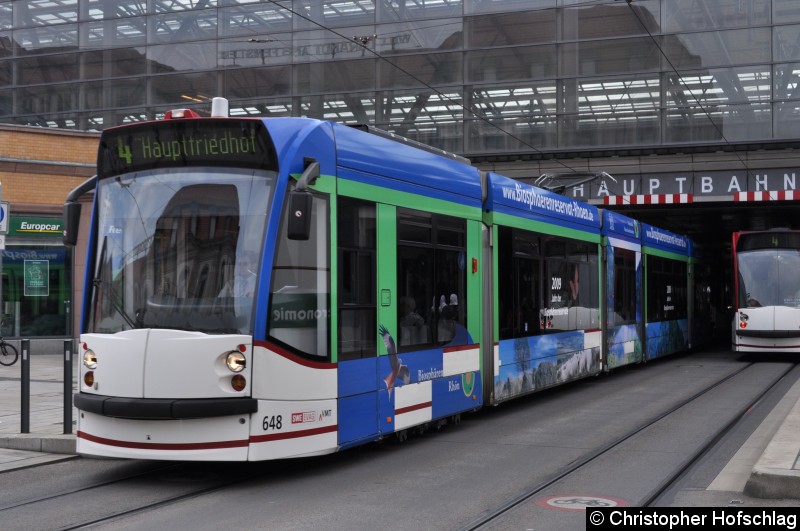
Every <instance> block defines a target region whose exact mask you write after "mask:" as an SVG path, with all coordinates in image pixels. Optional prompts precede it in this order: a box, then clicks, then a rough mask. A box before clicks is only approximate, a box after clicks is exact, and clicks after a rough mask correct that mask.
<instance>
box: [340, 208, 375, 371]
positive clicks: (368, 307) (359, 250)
mask: <svg viewBox="0 0 800 531" xmlns="http://www.w3.org/2000/svg"><path fill="white" fill-rule="evenodd" d="M375 230H376V226H375V204H374V203H368V202H366V201H358V200H355V199H350V198H346V197H342V198H339V204H338V206H337V231H338V245H339V253H338V256H339V268H338V270H339V279H338V285H339V289H338V293H339V358H338V359H339V360H340V361H342V360H351V359H359V358H368V357H374V356H376V355H377V336H376V335H375V331H376V330H377V329H378V325H377V306H376V285H377V282H376V273H377V266H376V255H375V250H376V232H375Z"/></svg>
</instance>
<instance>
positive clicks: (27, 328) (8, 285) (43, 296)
mask: <svg viewBox="0 0 800 531" xmlns="http://www.w3.org/2000/svg"><path fill="white" fill-rule="evenodd" d="M0 252H2V255H3V308H4V309H5V310H4V312H3V314H2V321H3V328H2V330H1V331H0V332H2V334H4V335H5V336H6V337H9V336H17V337H19V336H21V337H31V336H65V335H68V334H69V333H70V330H69V328H68V326H69V325H70V324H71V323H68V320H69V315H70V313H69V305H70V301H69V299H70V298H71V294H70V291H71V287H70V280H71V278H72V267H71V264H72V260H71V259H70V252H71V251H70V250H69V249H66V248H64V247H60V246H58V247H47V246H25V247H17V246H13V247H8V248H6V249H5V250H3V251H0Z"/></svg>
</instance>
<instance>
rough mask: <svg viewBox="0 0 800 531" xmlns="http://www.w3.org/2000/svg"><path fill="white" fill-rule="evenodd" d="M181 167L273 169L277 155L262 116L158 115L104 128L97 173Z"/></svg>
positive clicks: (106, 175)
mask: <svg viewBox="0 0 800 531" xmlns="http://www.w3.org/2000/svg"><path fill="white" fill-rule="evenodd" d="M183 166H233V167H239V168H260V169H266V170H274V171H277V155H276V153H275V147H274V146H273V144H272V140H271V139H270V137H269V134H268V133H267V130H266V128H265V127H264V124H263V122H262V121H261V120H254V119H241V120H240V119H224V118H188V119H176V120H161V121H158V122H146V123H140V124H133V125H128V126H122V127H113V128H111V129H107V130H106V131H104V132H103V135H102V137H101V138H100V151H99V159H98V164H97V174H98V175H99V176H100V178H101V179H103V178H105V177H110V176H113V175H121V174H124V173H129V172H134V171H141V170H147V169H151V168H171V167H172V168H174V167H183Z"/></svg>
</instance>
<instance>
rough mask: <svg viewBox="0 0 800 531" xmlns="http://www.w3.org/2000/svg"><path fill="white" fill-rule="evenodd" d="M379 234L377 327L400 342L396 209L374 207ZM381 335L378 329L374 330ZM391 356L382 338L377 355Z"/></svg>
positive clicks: (391, 206)
mask: <svg viewBox="0 0 800 531" xmlns="http://www.w3.org/2000/svg"><path fill="white" fill-rule="evenodd" d="M375 217H376V218H377V219H376V220H375V224H376V233H377V239H378V241H377V249H376V251H377V253H378V256H377V264H376V265H377V268H378V273H377V277H378V278H377V287H378V293H377V296H378V301H377V304H378V326H381V325H383V326H385V327H386V328H387V329H388V330H389V333H390V334H391V335H392V337H393V338H395V341H398V340H399V337H400V336H399V332H400V331H399V330H396V328H397V207H396V206H394V205H386V204H383V203H378V204H377V205H375ZM375 335H376V336H377V335H378V330H375ZM386 354H388V352H387V350H386V345H385V344H384V343H383V340H382V339H378V355H379V356H384V355H386Z"/></svg>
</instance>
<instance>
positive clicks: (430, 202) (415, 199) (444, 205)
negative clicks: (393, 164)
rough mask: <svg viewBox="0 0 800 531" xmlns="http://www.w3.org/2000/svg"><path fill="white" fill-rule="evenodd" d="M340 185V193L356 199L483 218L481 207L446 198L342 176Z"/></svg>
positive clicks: (459, 216)
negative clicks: (365, 182) (404, 190)
mask: <svg viewBox="0 0 800 531" xmlns="http://www.w3.org/2000/svg"><path fill="white" fill-rule="evenodd" d="M338 186H339V188H338V192H339V195H346V196H348V197H354V198H356V199H364V200H365V201H372V202H374V203H383V204H387V205H395V206H399V207H403V208H410V209H414V210H421V211H424V212H432V213H434V214H443V215H446V216H453V217H456V218H463V219H468V220H469V219H473V220H480V219H481V213H482V211H481V208H480V207H470V206H466V205H461V204H458V203H453V202H451V201H445V200H444V199H435V198H433V197H428V196H424V195H419V194H412V193H409V192H400V191H398V190H391V189H389V188H384V187H382V186H375V185H372V184H364V183H360V182H357V181H351V180H348V179H341V178H340V179H339V183H338Z"/></svg>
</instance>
